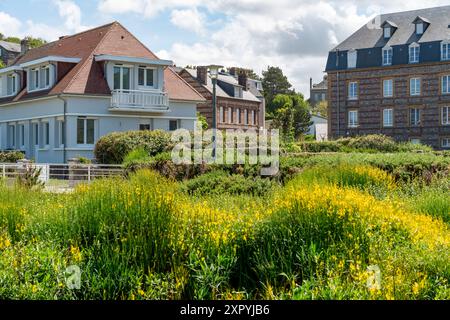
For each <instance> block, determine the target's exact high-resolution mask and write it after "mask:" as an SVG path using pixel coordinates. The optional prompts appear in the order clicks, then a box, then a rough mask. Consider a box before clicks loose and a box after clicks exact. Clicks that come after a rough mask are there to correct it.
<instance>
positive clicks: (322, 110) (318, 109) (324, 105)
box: [312, 101, 328, 118]
mask: <svg viewBox="0 0 450 320" xmlns="http://www.w3.org/2000/svg"><path fill="white" fill-rule="evenodd" d="M312 111H313V113H315V114H318V115H320V116H322V117H325V118H326V117H328V102H327V101H320V102H319V103H318V104H316V105H315V106H314V107H313V108H312Z"/></svg>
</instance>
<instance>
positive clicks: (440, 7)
mask: <svg viewBox="0 0 450 320" xmlns="http://www.w3.org/2000/svg"><path fill="white" fill-rule="evenodd" d="M442 8H450V5H446V6H437V7H428V8H422V9H414V10H406V11H395V12H387V13H382V14H381V15H380V16H389V15H394V14H403V13H404V14H408V13H411V12H417V11H427V10H435V9H442Z"/></svg>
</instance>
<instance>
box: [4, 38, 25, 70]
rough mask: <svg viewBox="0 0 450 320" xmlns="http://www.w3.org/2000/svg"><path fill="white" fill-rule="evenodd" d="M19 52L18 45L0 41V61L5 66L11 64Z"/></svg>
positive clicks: (19, 47)
mask: <svg viewBox="0 0 450 320" xmlns="http://www.w3.org/2000/svg"><path fill="white" fill-rule="evenodd" d="M20 52H21V46H20V44H17V43H12V42H6V41H1V40H0V61H1V62H3V64H4V65H5V66H7V65H8V64H10V63H12V62H13V61H14V60H15V59H16V58H17V57H18V56H19V55H20Z"/></svg>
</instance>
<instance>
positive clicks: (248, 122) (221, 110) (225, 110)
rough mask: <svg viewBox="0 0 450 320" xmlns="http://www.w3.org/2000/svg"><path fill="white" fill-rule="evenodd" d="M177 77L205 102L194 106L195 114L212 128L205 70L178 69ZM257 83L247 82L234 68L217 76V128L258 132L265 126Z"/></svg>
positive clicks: (244, 75)
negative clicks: (203, 118)
mask: <svg viewBox="0 0 450 320" xmlns="http://www.w3.org/2000/svg"><path fill="white" fill-rule="evenodd" d="M177 72H178V74H179V75H180V76H181V77H182V78H183V79H184V80H185V81H186V82H187V83H189V84H190V85H191V86H192V87H194V89H195V90H197V91H198V92H199V93H200V94H201V95H202V96H203V97H204V98H205V99H206V101H207V102H206V103H201V104H198V105H197V111H198V112H199V113H200V114H202V115H203V116H205V117H206V119H207V122H208V125H209V127H210V128H211V127H212V118H213V113H212V88H213V86H212V80H211V77H210V75H209V71H208V69H207V67H203V66H200V67H197V68H196V69H189V68H184V69H183V68H178V69H177ZM261 90H262V85H261V84H260V81H258V80H254V79H249V78H248V76H247V73H245V72H240V73H239V74H238V72H237V69H236V68H231V69H230V72H229V73H226V72H220V73H219V76H218V79H217V87H216V92H217V128H218V129H221V130H226V129H242V130H246V129H250V128H254V129H258V128H261V127H264V126H265V125H264V123H265V101H264V97H263V95H262V93H261Z"/></svg>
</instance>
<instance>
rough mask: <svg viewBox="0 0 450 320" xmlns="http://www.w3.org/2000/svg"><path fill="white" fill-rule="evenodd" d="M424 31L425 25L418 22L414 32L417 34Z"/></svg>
mask: <svg viewBox="0 0 450 320" xmlns="http://www.w3.org/2000/svg"><path fill="white" fill-rule="evenodd" d="M424 31H425V25H424V24H423V22H419V23H417V24H416V34H417V35H422V34H423V33H424Z"/></svg>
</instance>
